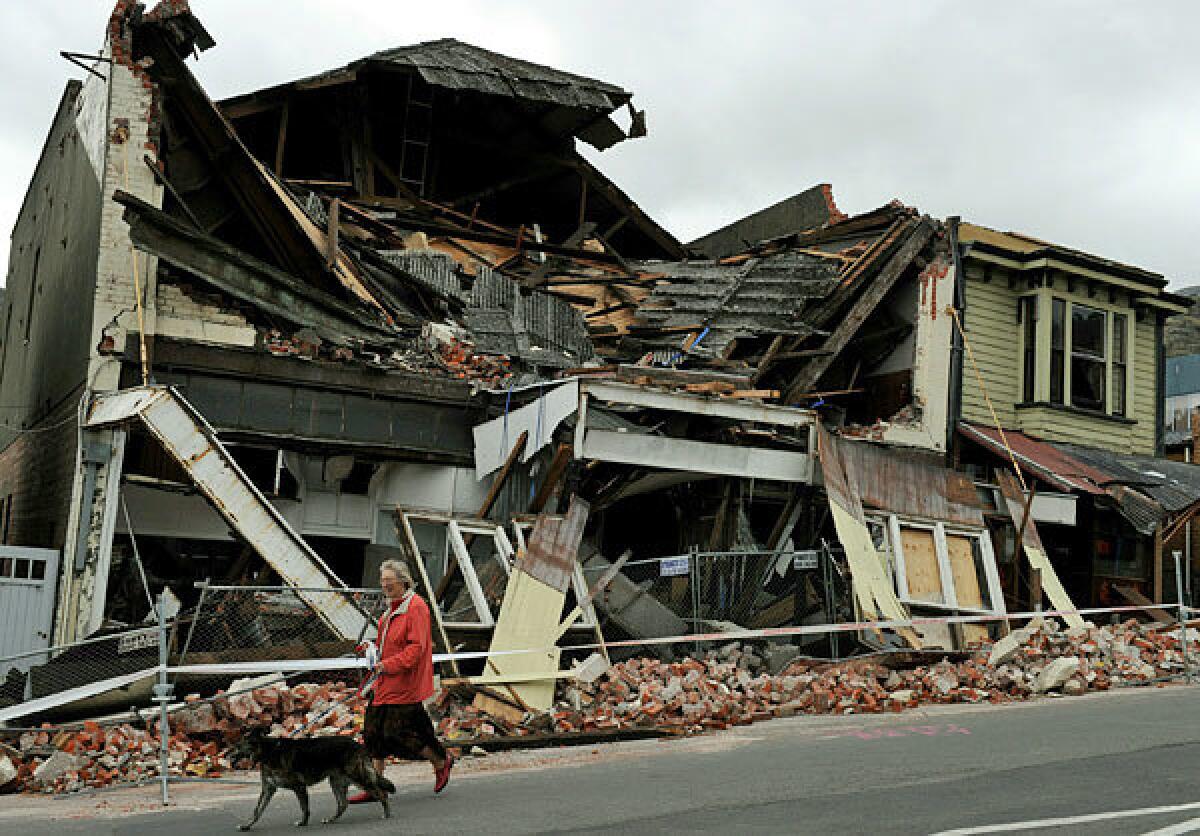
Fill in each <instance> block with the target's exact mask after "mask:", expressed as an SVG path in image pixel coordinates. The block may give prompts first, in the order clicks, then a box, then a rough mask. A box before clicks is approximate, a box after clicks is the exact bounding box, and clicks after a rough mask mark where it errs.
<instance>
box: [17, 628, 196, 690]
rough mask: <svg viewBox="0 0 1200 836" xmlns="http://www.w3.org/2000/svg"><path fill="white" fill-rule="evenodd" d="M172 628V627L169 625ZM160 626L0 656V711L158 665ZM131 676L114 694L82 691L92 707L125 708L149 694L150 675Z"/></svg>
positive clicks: (106, 633) (113, 632)
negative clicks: (131, 678) (134, 677)
mask: <svg viewBox="0 0 1200 836" xmlns="http://www.w3.org/2000/svg"><path fill="white" fill-rule="evenodd" d="M172 626H173V625H172ZM158 645H159V630H158V626H157V625H155V626H151V627H144V628H135V629H132V630H129V629H126V630H120V631H112V630H110V631H104V632H102V633H101V634H99V635H95V636H92V637H90V638H88V639H85V640H83V641H80V642H75V643H72V644H67V645H60V646H56V647H50V648H43V649H39V650H29V651H26V652H24V653H18V654H14V655H12V656H6V657H3V658H0V676H2V677H3V680H0V710H3V709H5V708H8V707H10V706H15V705H18V704H21V703H27V702H30V701H33V700H46V699H49V698H52V697H54V696H55V695H58V694H63V693H65V692H68V691H74V690H77V689H83V691H86V689H87V686H89V685H91V684H93V683H96V682H100V681H104V680H112V679H115V678H119V677H126V678H128V677H131V676H133V675H134V674H136V673H138V672H143V671H146V670H147V669H150V668H153V667H154V666H155V665H157V664H158ZM141 679H143V680H145V681H141V680H139V679H133V680H130V681H129V682H128V683H126V684H125V685H124V687H123V688H122V689H121V690H120V691H119V692H117V693H113V694H108V695H105V694H95V695H88V694H83V695H82V697H81V699H84V700H88V702H87V705H88V706H89V707H91V708H92V709H93V710H96V709H99V710H104V709H106V708H111V707H113V706H118V707H122V708H127V707H128V706H129V705H130V704H131V702H138V701H139V700H140V699H144V698H145V697H146V696H147V695H148V693H149V685H148V681H149V680H148V679H147V678H145V677H142V678H141Z"/></svg>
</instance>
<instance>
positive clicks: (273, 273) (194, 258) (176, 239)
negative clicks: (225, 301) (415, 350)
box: [113, 191, 417, 343]
mask: <svg viewBox="0 0 1200 836" xmlns="http://www.w3.org/2000/svg"><path fill="white" fill-rule="evenodd" d="M113 200H115V201H117V202H118V203H120V204H121V205H122V206H124V207H125V222H126V223H128V224H129V234H130V238H131V239H132V241H133V243H134V245H135V246H136V247H137V248H138V249H141V250H143V251H145V252H148V253H151V254H153V255H156V256H158V257H159V258H162V259H163V260H164V261H166V262H168V263H170V264H172V265H174V266H176V267H178V268H180V269H183V270H186V271H188V272H189V273H192V274H194V275H195V276H197V277H198V278H200V279H202V280H204V281H206V282H208V283H209V284H211V285H212V286H213V287H215V288H217V289H218V290H220V291H222V292H224V293H227V294H229V295H230V296H232V297H233V298H235V299H238V300H239V301H241V302H245V303H247V304H249V305H252V306H254V307H256V308H258V309H259V310H261V311H263V312H264V313H267V314H270V315H272V316H280V317H283V318H284V319H287V320H289V321H291V322H294V323H296V324H298V325H302V326H306V327H309V328H312V329H313V330H314V331H316V332H317V333H318V334H320V335H321V337H322V339H328V340H330V341H331V342H336V343H345V341H346V339H347V338H355V339H359V340H363V341H365V342H372V343H379V342H390V341H393V340H395V338H396V336H397V334H396V332H395V331H394V330H392V329H390V328H387V327H385V326H383V325H374V324H372V323H371V322H370V321H369V319H368V318H367V315H366V312H365V311H364V310H362V309H360V308H356V307H354V306H353V305H350V304H349V303H346V302H343V301H341V300H339V299H337V298H335V297H334V296H332V295H330V294H328V293H325V292H324V291H322V290H319V289H317V288H315V287H312V286H310V285H306V284H305V283H303V282H301V281H300V280H299V279H296V278H295V277H293V276H290V275H288V274H287V273H284V272H283V271H281V270H278V269H276V268H274V267H272V266H271V265H269V264H266V263H265V262H262V261H259V260H258V259H256V258H254V257H253V256H251V255H248V254H247V253H245V252H242V251H240V250H238V249H236V248H234V247H231V246H228V245H227V244H224V243H222V242H221V241H218V240H217V239H216V238H213V237H212V236H209V235H205V234H203V233H201V232H198V231H196V230H195V229H193V228H191V227H190V226H188V225H186V224H184V223H182V222H180V221H177V220H175V219H174V218H172V217H170V216H169V215H167V214H166V213H165V212H162V211H161V210H159V209H156V208H154V207H153V206H151V205H150V204H148V203H146V202H145V201H143V200H140V199H138V198H136V197H134V196H133V195H130V194H127V193H126V192H122V191H118V192H116V193H115V194H114V195H113ZM407 324H411V325H415V324H417V322H416V320H414V321H412V322H410V323H407Z"/></svg>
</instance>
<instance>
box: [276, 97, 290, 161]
mask: <svg viewBox="0 0 1200 836" xmlns="http://www.w3.org/2000/svg"><path fill="white" fill-rule="evenodd" d="M290 110H291V103H290V102H284V103H283V107H282V108H281V109H280V111H279V136H278V137H277V138H276V139H275V176H276V177H282V176H283V152H284V148H285V147H286V145H287V129H288V112H289V111H290Z"/></svg>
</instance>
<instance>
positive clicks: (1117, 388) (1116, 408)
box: [1112, 363, 1125, 415]
mask: <svg viewBox="0 0 1200 836" xmlns="http://www.w3.org/2000/svg"><path fill="white" fill-rule="evenodd" d="M1112 404H1113V414H1114V415H1124V414H1125V364H1124V363H1113V393H1112Z"/></svg>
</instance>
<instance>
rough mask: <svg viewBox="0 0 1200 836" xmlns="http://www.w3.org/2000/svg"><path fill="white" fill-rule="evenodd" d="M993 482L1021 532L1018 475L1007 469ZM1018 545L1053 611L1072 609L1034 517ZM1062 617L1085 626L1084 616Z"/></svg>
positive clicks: (1022, 499) (1021, 498)
mask: <svg viewBox="0 0 1200 836" xmlns="http://www.w3.org/2000/svg"><path fill="white" fill-rule="evenodd" d="M996 481H997V482H998V483H999V484H1000V492H1001V493H1003V494H1004V501H1005V504H1006V505H1007V506H1008V513H1009V516H1011V517H1012V519H1013V524H1014V525H1015V526H1016V527H1017V530H1018V531H1020V530H1021V521H1022V519H1024V517H1025V494H1024V493H1023V492H1022V491H1021V486H1020V485H1018V484H1017V478H1016V477H1015V476H1013V474H1012V472H1011V471H1009V470H1004V471H1002V472H1001V473H999V474H997V476H996ZM1021 546H1022V548H1023V549H1024V551H1025V557H1026V558H1027V559H1028V560H1029V565H1030V567H1032V568H1034V569H1037V570H1038V571H1040V572H1041V573H1042V591H1043V592H1045V593H1046V597H1047V598H1049V599H1050V605H1051V606H1052V607H1054V609H1056V610H1073V609H1075V608H1076V607H1075V604H1074V603H1072V601H1071V597H1070V596H1069V595H1067V591H1066V590H1065V589H1063V585H1062V581H1060V580H1059V579H1058V574H1057V573H1056V572H1055V571H1054V567H1053V566H1051V565H1050V558H1049V557H1047V556H1046V549H1045V548H1044V547H1043V546H1042V538H1041V537H1040V536H1039V535H1038V530H1037V525H1036V524H1035V523H1034V521H1033V520H1028V521H1026V523H1025V533H1024V535H1023V536H1022V538H1021ZM1063 620H1064V621H1066V622H1067V624H1068V625H1070V626H1071V627H1077V628H1082V627H1083V626H1084V625H1083V617H1082V616H1081V615H1079V613H1072V614H1071V615H1065V616H1063Z"/></svg>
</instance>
